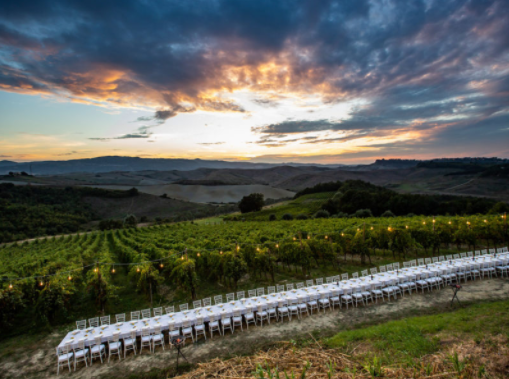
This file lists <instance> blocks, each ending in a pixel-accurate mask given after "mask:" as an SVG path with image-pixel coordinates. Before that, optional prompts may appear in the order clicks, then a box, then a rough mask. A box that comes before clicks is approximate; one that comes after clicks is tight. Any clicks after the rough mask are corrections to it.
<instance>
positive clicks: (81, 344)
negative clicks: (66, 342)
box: [74, 338, 90, 371]
mask: <svg viewBox="0 0 509 379" xmlns="http://www.w3.org/2000/svg"><path fill="white" fill-rule="evenodd" d="M89 355H90V350H89V348H88V347H85V338H82V339H80V340H78V343H77V346H76V347H75V348H74V371H76V364H77V363H79V362H85V365H86V366H87V367H88V357H89Z"/></svg>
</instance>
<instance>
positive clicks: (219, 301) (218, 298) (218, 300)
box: [214, 295, 223, 305]
mask: <svg viewBox="0 0 509 379" xmlns="http://www.w3.org/2000/svg"><path fill="white" fill-rule="evenodd" d="M214 304H216V305H217V304H223V295H217V296H214Z"/></svg>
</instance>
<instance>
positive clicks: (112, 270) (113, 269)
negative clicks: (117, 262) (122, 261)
mask: <svg viewBox="0 0 509 379" xmlns="http://www.w3.org/2000/svg"><path fill="white" fill-rule="evenodd" d="M111 273H112V274H114V273H115V266H113V268H112V269H111Z"/></svg>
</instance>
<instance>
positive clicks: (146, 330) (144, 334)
mask: <svg viewBox="0 0 509 379" xmlns="http://www.w3.org/2000/svg"><path fill="white" fill-rule="evenodd" d="M113 336H115V335H113ZM141 336H142V337H147V336H150V329H149V328H141Z"/></svg>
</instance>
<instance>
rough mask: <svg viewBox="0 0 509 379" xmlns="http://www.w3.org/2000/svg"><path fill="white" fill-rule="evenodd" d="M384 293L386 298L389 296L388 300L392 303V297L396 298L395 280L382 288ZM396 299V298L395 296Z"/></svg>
mask: <svg viewBox="0 0 509 379" xmlns="http://www.w3.org/2000/svg"><path fill="white" fill-rule="evenodd" d="M382 293H383V295H384V296H387V299H388V300H389V301H391V296H394V280H389V282H388V283H387V286H385V287H384V288H382ZM394 298H396V297H395V296H394Z"/></svg>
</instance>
